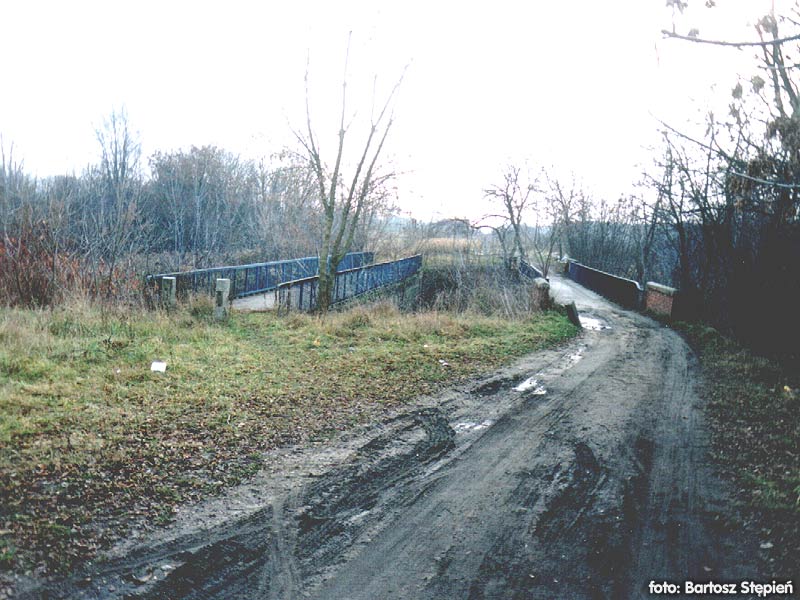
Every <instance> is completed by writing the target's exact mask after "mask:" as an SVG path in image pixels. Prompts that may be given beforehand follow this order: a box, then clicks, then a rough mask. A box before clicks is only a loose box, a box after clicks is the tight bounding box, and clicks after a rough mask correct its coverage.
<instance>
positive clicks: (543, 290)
mask: <svg viewBox="0 0 800 600" xmlns="http://www.w3.org/2000/svg"><path fill="white" fill-rule="evenodd" d="M533 287H534V290H535V295H536V304H537V305H538V307H539V308H540V309H541V310H548V309H549V308H550V306H551V303H550V282H549V281H547V279H544V278H543V277H537V278H536V279H534V280H533Z"/></svg>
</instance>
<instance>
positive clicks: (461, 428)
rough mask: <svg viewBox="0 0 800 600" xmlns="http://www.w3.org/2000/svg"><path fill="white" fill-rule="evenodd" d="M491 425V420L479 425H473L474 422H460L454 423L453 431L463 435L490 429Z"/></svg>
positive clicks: (492, 422)
mask: <svg viewBox="0 0 800 600" xmlns="http://www.w3.org/2000/svg"><path fill="white" fill-rule="evenodd" d="M493 424H494V421H492V420H491V419H486V420H485V421H481V422H480V423H475V422H474V421H462V422H461V423H456V424H455V425H453V431H455V432H456V433H464V432H465V431H480V430H481V429H486V428H487V427H491V426H492V425H493Z"/></svg>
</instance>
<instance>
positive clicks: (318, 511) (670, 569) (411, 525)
mask: <svg viewBox="0 0 800 600" xmlns="http://www.w3.org/2000/svg"><path fill="white" fill-rule="evenodd" d="M553 290H554V292H555V294H557V295H558V296H559V297H560V299H561V300H568V299H574V300H575V301H576V303H577V305H578V308H579V310H580V311H581V317H582V320H583V321H584V325H585V327H584V332H583V333H582V334H581V335H580V336H579V337H578V338H576V339H575V340H574V341H573V342H571V343H570V344H569V345H568V346H565V347H562V348H559V349H555V350H548V351H544V352H540V353H536V354H533V355H531V356H528V357H526V358H525V359H524V360H522V361H520V362H518V363H517V364H515V365H513V366H511V367H509V368H507V369H504V370H502V371H499V372H497V373H495V374H494V375H493V376H491V377H489V378H485V379H483V380H481V381H479V382H474V383H473V384H470V385H468V386H464V387H463V388H462V389H454V390H449V391H448V392H447V393H445V394H443V395H441V396H439V397H437V398H429V399H424V400H421V401H420V403H419V405H418V406H416V407H414V408H413V409H412V410H407V411H406V412H403V413H398V414H397V415H395V416H394V417H393V418H391V419H389V420H387V421H385V422H383V423H381V424H379V425H376V426H373V427H371V428H369V429H365V430H363V431H360V432H358V433H357V434H353V435H351V436H350V437H348V438H345V439H340V440H335V441H333V442H332V443H331V444H329V445H327V446H324V447H322V446H321V447H319V448H317V449H313V448H312V449H304V450H299V449H298V450H286V451H283V453H278V454H276V456H275V457H273V458H274V460H272V461H271V468H270V469H268V470H267V471H266V472H265V473H263V474H261V475H260V476H258V477H257V478H256V479H255V480H254V481H252V482H249V483H248V484H247V486H242V487H241V488H240V489H237V490H234V491H233V492H231V494H229V495H227V496H226V497H224V498H218V499H214V500H210V501H209V502H208V503H207V504H206V505H204V506H200V507H194V508H191V509H187V510H185V511H184V512H182V513H181V515H180V516H179V518H178V520H177V523H176V524H175V526H174V527H172V528H171V529H170V530H168V531H166V532H162V533H160V534H158V536H157V537H153V536H152V535H149V537H147V536H145V537H144V538H143V539H140V540H138V541H137V542H135V543H129V544H127V545H124V546H120V547H119V548H117V549H116V551H115V552H114V554H113V556H112V558H109V559H107V560H106V561H105V562H102V563H98V564H96V565H94V566H91V567H90V568H89V569H88V570H87V571H86V573H84V574H82V575H80V576H78V577H77V578H75V579H73V580H71V581H69V582H58V583H56V584H52V585H49V586H46V587H45V588H35V589H31V590H29V591H28V592H26V593H24V594H23V597H30V598H34V597H35V598H44V597H46V598H62V597H63V598H67V597H68V598H148V599H166V598H170V599H177V598H191V599H212V598H215V599H217V598H218V599H232V598H264V599H270V598H272V599H282V600H290V599H298V598H315V599H332V600H338V599H354V600H355V599H369V600H374V599H389V598H397V599H406V598H407V599H412V598H413V599H450V598H464V599H479V598H503V599H514V598H519V599H522V598H525V599H528V598H547V599H551V598H567V599H569V598H592V599H597V598H644V597H650V596H648V591H647V590H648V584H649V582H650V581H656V582H663V581H669V582H683V581H686V580H690V581H695V582H701V581H717V582H719V581H739V580H740V579H742V578H744V577H747V576H752V573H751V571H752V566H751V565H750V564H748V560H749V558H748V557H752V556H753V555H752V545H753V544H752V541H751V540H748V539H744V537H743V536H744V534H742V533H739V532H736V531H731V530H730V529H729V527H728V526H727V522H728V519H727V514H726V513H727V505H726V490H725V488H724V486H723V484H722V483H721V482H720V480H719V479H718V478H717V477H716V476H715V473H714V471H713V469H712V466H711V465H710V463H709V462H708V459H707V448H706V443H707V434H706V427H705V423H704V419H703V412H702V406H701V405H700V400H699V398H698V396H697V395H696V392H695V385H696V376H697V373H696V372H697V367H696V365H695V362H694V359H693V358H692V355H691V352H690V350H689V349H688V348H687V346H686V344H685V343H684V342H683V340H682V339H681V338H680V337H679V336H678V335H676V334H675V333H674V332H672V331H671V330H669V329H667V328H665V327H664V326H662V325H660V324H657V323H656V322H654V321H652V320H650V319H647V318H645V317H643V316H640V315H638V314H635V313H632V312H628V311H625V310H622V309H621V308H619V307H617V306H616V305H613V304H611V303H609V302H607V301H605V300H603V299H602V298H600V297H598V296H596V295H595V294H593V293H591V292H588V291H587V290H585V289H583V288H581V287H579V286H577V285H576V284H573V283H571V282H569V281H566V280H561V279H557V278H553Z"/></svg>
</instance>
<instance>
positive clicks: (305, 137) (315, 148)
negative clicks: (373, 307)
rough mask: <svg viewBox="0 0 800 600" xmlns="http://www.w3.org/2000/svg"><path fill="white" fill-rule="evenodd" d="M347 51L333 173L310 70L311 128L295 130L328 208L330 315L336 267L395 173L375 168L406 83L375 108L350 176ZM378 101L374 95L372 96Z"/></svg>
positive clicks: (322, 279)
mask: <svg viewBox="0 0 800 600" xmlns="http://www.w3.org/2000/svg"><path fill="white" fill-rule="evenodd" d="M348 56H349V42H348V51H347V55H346V57H345V71H344V78H343V81H342V108H341V113H340V124H339V136H338V137H339V139H338V144H337V151H336V155H335V158H334V163H333V170H332V171H328V169H327V167H326V163H325V162H324V160H323V158H322V156H321V153H320V149H319V144H318V142H317V138H316V136H315V135H314V127H313V124H312V120H311V108H310V100H309V93H308V78H309V73H308V69H306V77H305V82H306V131H305V133H304V134H300V133H296V136H297V139H298V140H299V142H300V143H301V144H302V146H303V148H305V151H306V153H307V155H308V160H309V163H310V165H311V168H312V170H313V172H314V175H315V178H316V184H317V194H318V198H319V201H320V204H321V205H322V209H323V227H322V239H321V243H320V246H319V288H318V296H317V310H318V311H319V312H320V313H325V312H327V311H328V308H329V307H330V304H331V298H332V294H333V285H334V280H335V276H336V270H337V268H338V266H339V263H340V262H341V260H342V258H344V256H345V255H346V254H347V252H348V251H349V250H350V248H351V246H352V244H353V238H354V236H355V232H356V228H357V227H358V224H359V222H360V220H361V218H362V216H363V215H364V213H365V211H366V209H367V206H368V204H369V202H370V200H371V198H372V196H373V194H374V193H375V192H376V190H377V188H378V187H380V185H381V184H383V183H384V182H385V181H386V179H387V178H388V177H391V175H385V176H378V175H377V173H376V168H377V165H378V159H379V158H380V155H381V151H382V150H383V147H384V144H385V142H386V138H387V136H388V134H389V130H390V128H391V126H392V121H393V118H392V113H391V106H392V103H393V100H394V97H395V94H396V91H397V89H398V87H399V85H400V82H401V81H402V77H401V79H400V81H398V82H397V83H396V84H395V86H394V87H393V88H392V90H391V92H390V93H389V95H388V97H387V98H386V101H385V102H384V103H383V106H382V108H381V109H380V110H379V112H378V113H377V115H375V113H374V112H373V114H372V116H371V119H370V125H369V133H368V135H367V139H366V140H365V142H364V143H363V148H362V151H361V152H360V155H359V158H358V159H357V161H356V163H355V166H354V167H353V173H352V177H350V178H349V180H348V178H346V177H345V175H344V173H343V169H344V168H346V166H345V165H344V164H343V162H344V150H345V140H346V137H347V132H348V127H349V125H347V126H346V125H345V120H346V118H347V62H348ZM373 101H374V99H373Z"/></svg>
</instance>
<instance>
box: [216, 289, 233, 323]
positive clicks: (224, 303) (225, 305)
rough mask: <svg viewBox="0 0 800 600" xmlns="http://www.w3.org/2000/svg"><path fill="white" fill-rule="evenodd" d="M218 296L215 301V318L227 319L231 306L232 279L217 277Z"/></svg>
mask: <svg viewBox="0 0 800 600" xmlns="http://www.w3.org/2000/svg"><path fill="white" fill-rule="evenodd" d="M215 289H216V295H215V296H216V297H215V302H214V318H215V319H217V320H222V319H225V318H226V317H227V316H228V311H230V308H231V301H230V298H229V296H230V293H231V280H230V279H217V286H216V288H215Z"/></svg>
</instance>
